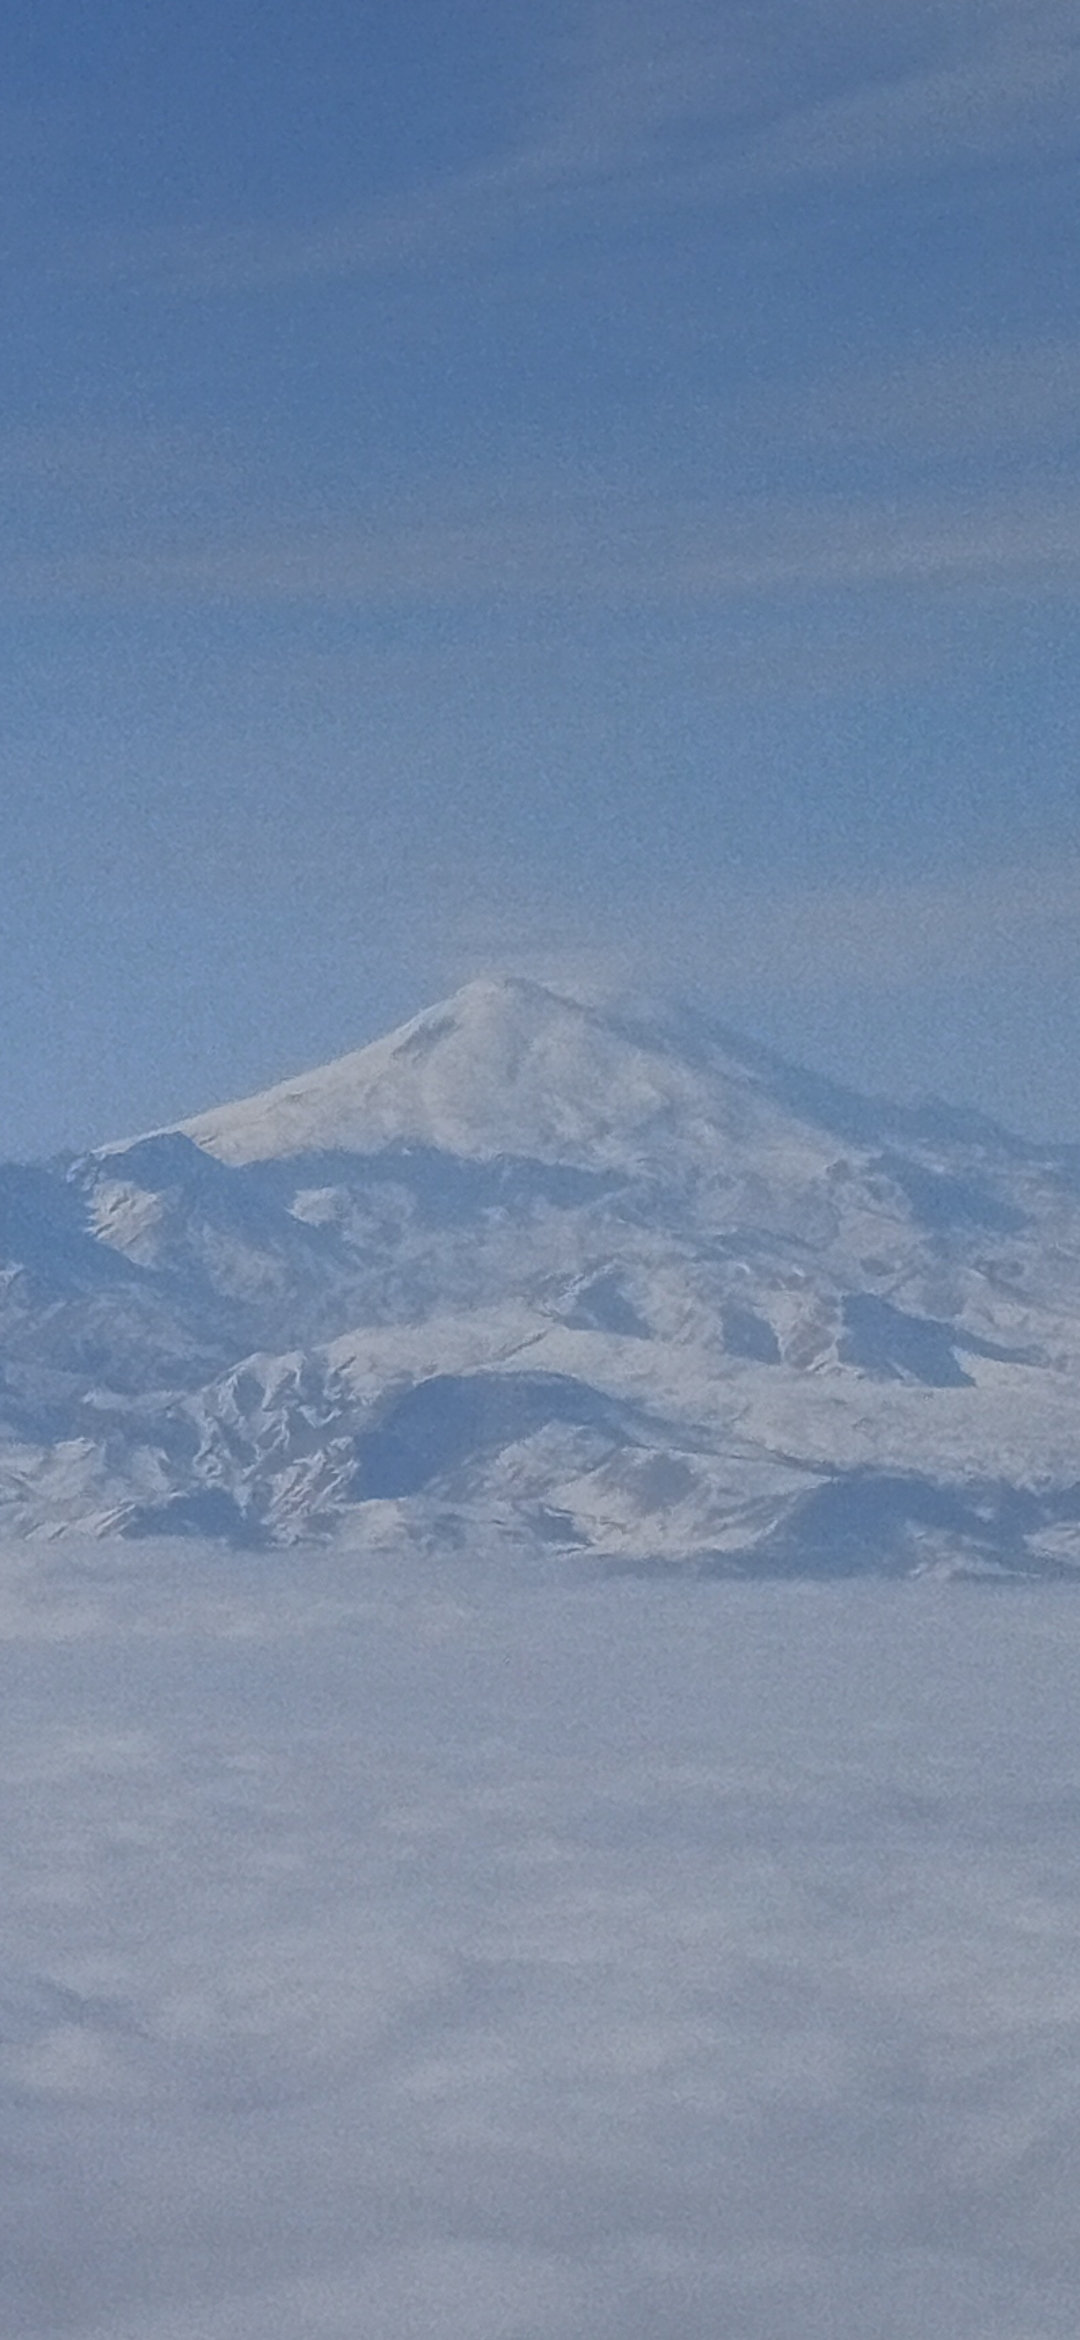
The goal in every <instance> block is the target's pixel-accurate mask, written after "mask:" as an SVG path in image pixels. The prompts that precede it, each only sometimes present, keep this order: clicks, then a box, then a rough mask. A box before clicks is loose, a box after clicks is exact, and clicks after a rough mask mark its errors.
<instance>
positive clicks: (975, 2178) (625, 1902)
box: [0, 1548, 1080, 2340]
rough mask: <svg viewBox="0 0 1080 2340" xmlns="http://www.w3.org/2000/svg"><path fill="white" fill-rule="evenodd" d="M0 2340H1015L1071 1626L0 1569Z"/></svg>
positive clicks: (1018, 1617)
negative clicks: (0, 1897) (940, 2339)
mask: <svg viewBox="0 0 1080 2340" xmlns="http://www.w3.org/2000/svg"><path fill="white" fill-rule="evenodd" d="M3 1618H4V1637H5V1638H4V1672H5V1677H6V1681H5V1700H4V1708H3V1718H4V1719H3V1738H2V1747H0V1753H2V1779H3V1795H4V1802H5V1808H6V1819H5V1837H4V1841H5V1844H6V1845H7V1847H8V1865H7V1872H6V1881H5V1896H4V1915H3V1930H2V1936H0V1940H2V1965H0V2010H2V2014H0V2108H2V2109H0V2151H2V2153H3V2156H4V2162H5V2184H4V2188H3V2201H2V2208H0V2226H2V2229H3V2257H4V2265H5V2270H6V2275H5V2311H6V2316H7V2325H6V2329H7V2330H8V2332H9V2333H10V2334H11V2336H12V2340H59V2336H60V2335H61V2334H64V2335H71V2336H72V2340H75V2336H78V2340H196V2335H198V2340H293V2336H294V2335H295V2334H296V2333H297V2332H298V2331H301V2330H302V2331H303V2332H304V2334H305V2340H355V2335H356V2334H357V2333H358V2332H361V2331H362V2332H363V2334H364V2335H365V2340H421V2335H424V2336H426V2335H428V2334H429V2333H431V2332H432V2331H438V2333H439V2335H440V2340H579V2335H580V2334H581V2332H582V2331H584V2330H588V2331H590V2332H595V2333H596V2334H597V2335H598V2336H599V2340H716V2335H717V2334H718V2333H727V2332H731V2333H736V2332H737V2333H738V2334H739V2336H740V2340H826V2335H827V2336H828V2340H861V2335H862V2334H864V2333H865V2332H866V2331H867V2330H873V2331H874V2333H875V2335H880V2336H881V2340H924V2335H925V2333H926V2332H927V2331H928V2330H930V2329H935V2328H936V2329H942V2330H948V2332H949V2333H950V2336H951V2340H1031V2336H1032V2335H1033V2334H1034V2333H1036V2332H1038V2333H1039V2335H1040V2336H1043V2335H1045V2336H1046V2340H1050V2336H1051V2335H1058V2334H1060V2335H1062V2340H1064V2335H1066V2334H1067V2333H1069V2332H1070V2331H1071V2329H1072V2328H1073V2326H1072V2313H1073V2311H1074V2304H1075V2283H1076V2277H1077V2272H1078V2263H1080V2217H1078V2213H1077V2207H1076V2189H1075V2182H1074V2179H1075V2158H1076V2152H1077V2149H1078V2146H1080V1990H1078V1986H1077V1980H1076V1975H1077V1937H1078V1930H1080V1866H1078V1862H1077V1853H1076V1828H1075V1821H1076V1812H1077V1809H1078V1808H1080V1803H1078V1799H1080V1734H1078V1732H1077V1727H1076V1720H1075V1701H1074V1692H1073V1686H1074V1682H1075V1669H1076V1660H1077V1654H1078V1653H1077V1647H1076V1644H1077V1639H1078V1637H1080V1612H1077V1611H1075V1608H1074V1605H1073V1604H1072V1602H1071V1601H1070V1600H1069V1599H1068V1598H1056V1597H1054V1596H1040V1597H1039V1599H1037V1600H1030V1599H1028V1598H1025V1599H1024V1600H1023V1601H1022V1602H1021V1601H1013V1600H1004V1601H1002V1600H1000V1599H993V1600H990V1599H986V1598H983V1597H980V1596H979V1595H976V1594H972V1593H971V1592H970V1591H969V1592H965V1593H958V1592H952V1593H944V1592H936V1593H923V1594H920V1593H919V1592H918V1591H914V1590H909V1591H905V1592H902V1593H897V1592H895V1591H888V1590H885V1589H883V1588H878V1589H876V1590H874V1591H873V1592H872V1593H868V1592H865V1591H864V1592H861V1593H860V1592H856V1593H852V1592H850V1591H849V1592H820V1591H816V1590H815V1591H814V1592H812V1593H806V1594H804V1593H799V1592H795V1591H793V1590H791V1589H790V1588H788V1589H784V1588H771V1589H768V1590H753V1591H750V1590H740V1589H739V1588H737V1587H732V1586H725V1587H705V1586H701V1585H698V1586H683V1587H671V1586H669V1587H665V1586H663V1585H662V1584H660V1583H646V1584H638V1585H629V1584H607V1585H603V1584H601V1585H592V1586H588V1585H580V1586H578V1587H576V1588H575V1587H572V1586H571V1587H562V1588H560V1587H559V1586H558V1585H555V1584H552V1585H549V1586H547V1587H544V1586H535V1585H534V1586H532V1587H526V1586H524V1585H521V1584H517V1585H514V1584H512V1583H507V1582H505V1581H496V1580H494V1579H486V1578H485V1577H484V1575H483V1574H482V1573H481V1574H479V1575H478V1574H477V1572H476V1570H475V1569H473V1568H469V1567H467V1566H465V1565H464V1564H462V1563H457V1564H454V1566H453V1568H452V1569H448V1571H447V1573H440V1575H439V1577H438V1580H437V1581H436V1580H435V1579H430V1580H428V1581H426V1582H425V1581H421V1580H417V1579H413V1580H412V1581H411V1582H410V1583H409V1584H408V1585H405V1584H401V1583H398V1584H394V1583H393V1582H392V1581H390V1580H388V1579H380V1578H378V1577H376V1576H373V1575H372V1574H371V1573H370V1571H369V1570H365V1568H364V1566H363V1564H362V1563H361V1562H359V1561H356V1562H352V1563H350V1562H349V1561H348V1560H344V1561H341V1560H338V1561H334V1562H327V1561H326V1560H325V1559H322V1558H315V1557H312V1556H305V1555H293V1556H288V1557H286V1558H284V1559H274V1560H272V1561H269V1562H263V1561H260V1562H259V1564H258V1567H257V1568H254V1567H251V1568H247V1567H246V1564H244V1563H234V1562H232V1561H230V1563H229V1570H228V1574H227V1576H226V1575H223V1573H222V1570H221V1563H220V1561H219V1560H218V1559H217V1558H215V1556H213V1555H211V1554H202V1553H199V1552H197V1551H190V1552H188V1553H187V1554H185V1555H184V1558H183V1563H182V1564H180V1563H178V1562H177V1561H176V1560H175V1559H173V1558H171V1557H169V1556H167V1555H164V1554H159V1555H157V1556H154V1555H151V1554H147V1553H145V1552H142V1553H140V1555H139V1557H138V1560H137V1561H133V1560H132V1559H131V1557H130V1556H129V1555H127V1554H122V1555H118V1554H110V1553H108V1552H102V1551H101V1550H100V1548H99V1549H98V1550H97V1551H96V1552H94V1553H91V1554H88V1555H86V1556H85V1558H84V1559H83V1560H81V1561H80V1560H78V1559H76V1560H75V1561H74V1562H73V1561H72V1560H71V1559H70V1558H69V1559H67V1560H65V1561H59V1560H57V1559H56V1558H55V1557H54V1556H53V1555H47V1554H45V1553H39V1554H38V1555H36V1556H35V1557H34V1558H33V1559H32V1560H31V1561H30V1562H29V1564H28V1560H27V1554H26V1552H25V1550H24V1551H23V1552H22V1554H21V1555H19V1556H17V1557H16V1556H9V1557H8V1558H7V1559H6V1560H5V1564H4V1607H3Z"/></svg>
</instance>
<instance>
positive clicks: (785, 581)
mask: <svg viewBox="0 0 1080 2340" xmlns="http://www.w3.org/2000/svg"><path fill="white" fill-rule="evenodd" d="M1078 569H1080V492H1077V491H1075V490H1074V491H1073V493H1072V494H1071V495H1068V496H1062V495H1061V494H1054V493H1052V492H1051V491H1050V490H1048V489H1044V488H1042V487H1035V488H1031V489H1028V490H1026V491H1025V492H1023V493H1020V494H1016V495H1011V496H1004V497H1002V496H999V495H986V496H983V497H968V498H964V499H961V498H959V497H955V496H954V497H951V498H945V497H941V498H938V499H936V500H933V501H931V500H929V499H925V500H924V501H923V502H922V503H918V502H915V501H912V500H908V501H907V502H905V503H904V504H903V505H902V506H901V507H899V508H898V506H897V504H896V502H895V501H892V500H890V501H888V502H886V501H884V500H880V499H879V500H876V501H871V500H869V499H867V500H865V501H864V502H863V503H861V504H857V503H853V502H852V501H851V500H850V499H849V498H840V497H837V498H836V499H834V500H832V501H829V502H821V503H816V504H814V503H809V502H796V503H779V502H777V501H775V500H772V501H769V500H764V499H763V500H762V501H761V502H760V503H755V504H743V505H741V506H731V505H728V506H723V505H721V506H718V507H716V508H714V509H713V510H711V511H710V510H708V509H707V508H705V509H703V508H702V506H701V504H700V502H696V503H695V504H693V505H692V506H691V505H688V504H680V503H670V502H660V501H656V502H649V501H645V500H642V501H640V502H639V501H635V500H633V499H631V498H628V497H626V496H624V495H621V494H620V495H615V494H613V495H611V496H609V497H604V498H600V499H597V498H596V496H595V491H594V490H593V491H592V492H591V493H589V492H584V493H583V494H582V495H581V497H580V498H578V499H576V500H575V501H574V502H572V503H571V502H570V501H568V500H567V498H566V492H565V482H562V483H560V491H559V494H558V496H557V498H554V499H550V500H544V499H541V498H539V497H537V496H535V495H534V496H530V497H529V498H528V499H527V500H525V501H524V502H522V503H520V504H519V505H518V507H517V508H516V509H515V508H513V506H511V507H510V508H507V504H506V503H505V501H504V500H502V499H499V500H498V502H496V503H495V504H492V503H490V502H488V503H487V504H484V503H480V504H479V505H478V506H476V507H475V508H473V509H468V508H465V509H459V510H457V511H450V510H444V512H443V513H442V514H441V515H439V514H436V515H431V514H428V515H427V516H425V517H424V518H414V517H413V516H412V514H411V513H410V514H409V515H408V516H404V515H403V516H402V517H401V518H395V517H394V515H393V514H387V513H380V514H378V515H376V516H374V517H373V518H372V519H371V521H370V522H367V523H365V522H364V521H362V520H358V521H356V522H354V523H353V524H352V525H351V526H348V527H330V526H322V527H313V526H308V527H304V526H303V525H300V524H296V525H292V526H284V527H282V526H278V527H267V528H265V529H264V530H263V531H262V532H261V533H260V534H259V535H257V536H254V537H249V538H248V540H247V541H244V538H243V535H242V534H241V532H240V530H239V529H236V530H232V531H229V532H228V533H227V534H225V533H218V535H217V539H216V541H215V540H213V539H211V540H210V541H205V540H204V541H202V542H199V541H193V542H191V543H190V544H189V545H187V546H182V547H181V548H179V549H174V547H173V545H171V544H170V545H168V546H165V545H157V544H155V543H154V542H153V541H152V540H151V541H150V542H149V543H146V542H143V543H136V544H130V543H129V544H127V545H125V544H124V543H122V542H121V543H118V544H114V545H104V546H102V547H100V548H99V549H94V550H87V551H63V552H58V553H56V554H55V555H52V556H45V557H40V556H39V557H31V558H28V559H24V560H23V561H21V562H9V563H8V564H6V566H5V567H3V568H0V603H7V604H8V605H9V606H15V607H20V606H21V607H33V606H35V605H41V606H45V607H48V606H50V605H56V604H61V605H65V604H66V605H71V604H80V603H84V604H85V603H88V604H92V605H93V604H99V605H103V606H110V605H127V604H137V605H138V606H139V607H145V606H146V605H148V604H153V603H160V604H166V605H167V604H177V603H180V604H189V605H193V606H198V605H203V604H220V603H226V604H228V603H235V604H237V605H241V606H242V605H245V604H253V605H266V606H271V607H272V606H282V605H291V604H303V603H307V602H310V603H326V604H330V605H339V606H341V607H344V608H353V609H369V610H380V609H384V610H394V609H402V608H407V607H414V606H415V607H434V608H455V607H456V608H462V607H466V606H469V605H475V604H483V603H488V602H493V601H494V602H499V603H502V604H513V603H515V602H532V601H542V602H546V603H551V604H555V605H567V606H573V605H575V604H579V603H582V602H585V603H588V604H592V605H593V606H599V607H608V608H612V609H623V608H627V607H639V608H650V607H658V606H662V605H664V604H677V603H679V602H687V603H697V604H703V605H707V604H709V603H711V602H721V601H725V600H738V599H740V598H753V597H756V596H763V597H767V596H770V595H773V594H782V593H785V592H814V591H821V590H826V591H832V590H836V589H841V590H843V589H845V588H853V587H861V586H868V587H901V588H902V587H909V586H910V587H931V588H939V587H944V588H948V587H951V586H953V585H965V586H970V587H974V588H979V587H1004V588H1009V587H1016V588H1020V587H1022V588H1023V589H1024V590H1025V591H1027V592H1030V591H1033V590H1036V591H1041V592H1043V593H1044V594H1053V593H1054V592H1055V591H1068V590H1072V589H1073V587H1074V586H1075V581H1076V576H1077V571H1078Z"/></svg>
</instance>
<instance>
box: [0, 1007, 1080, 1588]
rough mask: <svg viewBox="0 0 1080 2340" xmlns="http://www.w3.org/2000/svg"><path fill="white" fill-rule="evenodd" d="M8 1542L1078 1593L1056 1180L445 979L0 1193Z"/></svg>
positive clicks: (631, 1029)
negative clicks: (188, 1544) (181, 1545)
mask: <svg viewBox="0 0 1080 2340" xmlns="http://www.w3.org/2000/svg"><path fill="white" fill-rule="evenodd" d="M0 1358H2V1365H0V1532H5V1533H7V1534H15V1535H29V1536H42V1535H46V1536H48V1535H54V1534H60V1533H63V1532H65V1531H68V1530H71V1529H78V1530H79V1531H81V1532H83V1533H92V1534H97V1535H104V1534H110V1533H113V1534H117V1533H118V1534H123V1535H128V1536H138V1535H157V1534H172V1533H188V1534H209V1535H221V1536H223V1537H226V1538H229V1539H232V1540H235V1541H242V1542H248V1543H256V1544H258V1543H273V1542H281V1541H317V1540H320V1539H326V1538H335V1539H344V1540H345V1541H346V1542H348V1543H350V1544H355V1545H357V1546H358V1547H365V1548H369V1549H371V1548H374V1547H377V1548H379V1549H380V1550H391V1551H398V1550H399V1551H400V1552H401V1553H402V1554H403V1555H405V1554H408V1553H409V1552H410V1551H426V1552H434V1553H437V1552H438V1551H439V1550H442V1549H445V1548H447V1547H449V1546H451V1545H453V1546H454V1547H456V1548H463V1549H466V1550H475V1551H477V1552H481V1551H483V1552H505V1553H506V1554H508V1555H509V1554H516V1555H524V1556H529V1555H531V1556H533V1557H536V1556H538V1555H540V1554H547V1555H549V1556H550V1555H552V1554H554V1555H556V1556H558V1555H565V1554H574V1555H577V1556H578V1557H579V1560H580V1561H581V1562H583V1563H586V1564H596V1565H603V1566H610V1565H618V1566H621V1567H631V1568H642V1569H648V1568H650V1567H653V1566H660V1565H665V1566H666V1565H672V1564H682V1565H690V1566H693V1567H696V1568H698V1569H716V1570H721V1571H724V1572H730V1573H739V1572H750V1573H758V1574H760V1573H781V1574H798V1573H836V1572H859V1571H867V1570H869V1571H872V1570H881V1569H884V1570H891V1571H896V1572H911V1571H916V1570H920V1571H921V1570H926V1569H940V1570H945V1571H957V1570H960V1571H976V1572H1003V1571H1004V1572H1013V1573H1015V1572H1020V1573H1027V1574H1031V1573H1036V1574H1049V1575H1061V1574H1066V1573H1070V1572H1071V1571H1072V1570H1073V1569H1075V1568H1076V1567H1077V1566H1080V1434H1078V1426H1077V1409H1076V1400H1075V1390H1076V1383H1077V1368H1078V1365H1080V1157H1078V1155H1077V1153H1076V1152H1075V1151H1074V1150H1070V1149H1065V1148H1059V1149H1054V1148H1049V1147H1045V1146H1035V1145H1029V1144H1027V1143H1025V1142H1024V1141H1022V1140H1021V1139H1019V1138H1016V1137H1013V1136H1010V1135H1009V1134H1008V1133H1007V1132H1005V1131H1002V1130H999V1129H997V1128H996V1127H994V1126H993V1125H992V1124H990V1123H988V1122H985V1121H983V1120H981V1119H979V1118H978V1117H977V1116H974V1115H970V1114H954V1113H951V1112H949V1110H948V1109H947V1108H945V1107H942V1106H937V1105H933V1106H926V1107H922V1108H905V1107H898V1106H890V1105H888V1104H886V1103H883V1102H881V1101H879V1100H874V1099H869V1098H865V1097H859V1096H857V1095H855V1094H854V1093H852V1092H850V1091H848V1090H845V1089H842V1088H840V1087H838V1086H836V1085H835V1084H832V1083H830V1082H827V1081H823V1080H819V1079H815V1078H814V1077H812V1076H811V1075H809V1074H806V1073H802V1072H799V1071H796V1070H795V1069H793V1068H792V1067H790V1066H788V1065H785V1064H783V1063H782V1062H781V1061H780V1060H779V1059H777V1058H775V1057H773V1056H772V1055H771V1054H770V1053H769V1052H767V1051H765V1050H763V1049H761V1048H758V1047H755V1046H752V1045H750V1044H748V1043H746V1042H744V1041H740V1040H739V1039H737V1038H736V1037H735V1036H734V1035H732V1034H731V1033H729V1032H728V1031H727V1030H726V1029H725V1028H724V1027H722V1026H720V1025H718V1024H716V1023H714V1022H712V1021H711V1020H709V1019H708V1018H707V1017H704V1016H702V1015H700V1014H697V1013H696V1012H694V1011H692V1010H690V1009H687V1008H685V1007H671V1006H668V1005H663V1004H661V1005H646V1006H641V1005H637V1006H626V1005H622V1006H615V1007H612V1006H608V1005H600V1004H598V1003H597V1002H595V1001H590V1000H588V999H585V998H581V997H576V996H570V995H569V994H567V993H564V992H562V991H558V990H554V989H551V988H548V987H545V986H542V985H538V984H532V983H526V982H522V981H517V980H510V979H507V980H502V981H494V980H492V981H483V982H477V983H473V984H469V985H467V986H466V988H465V989H464V990H463V991H461V992H459V993H458V994H457V995H456V996H455V997H454V998H453V999H451V1000H448V1001H446V1002H444V1003H442V1004H441V1005H439V1006H437V1007H434V1008H432V1009H429V1010H428V1011H427V1012H426V1013H425V1014H423V1015H420V1016H417V1017H416V1018H415V1019H414V1020H413V1021H412V1022H411V1023H409V1024H407V1025H406V1026H404V1028H403V1029H402V1030H400V1031H398V1032H395V1033H392V1034H390V1035H389V1037H387V1038H386V1039H384V1040H380V1041H377V1042H375V1043H374V1045H372V1046H370V1047H367V1048H363V1049H360V1050H358V1051H357V1052H356V1053H355V1054H353V1055H350V1056H346V1057H343V1058H341V1059H340V1061H338V1062H337V1063H335V1064H331V1065H328V1066H326V1067H324V1068H322V1069H321V1070H319V1071H316V1072H313V1073H310V1074H306V1075H304V1076H302V1077H300V1078H297V1079H295V1080H290V1081H288V1082H285V1083H283V1084H281V1085H280V1086H279V1087H277V1088H274V1089H271V1090H268V1091H266V1092H265V1093H264V1094H262V1095H260V1096H256V1097H252V1098H248V1099H245V1100H243V1101H242V1102H240V1103H237V1104H232V1105H227V1106H223V1107H221V1108H219V1109H217V1110H215V1111H212V1112H209V1113H205V1114H201V1115H199V1116H198V1117H197V1118H196V1119H194V1120H192V1121H189V1122H186V1123H185V1124H183V1125H182V1126H181V1127H179V1128H177V1129H173V1130H164V1131H158V1132H155V1133H153V1134H151V1135H149V1136H146V1137H142V1138H139V1139H136V1140H134V1141H131V1142H129V1143H126V1144H116V1145H113V1146H109V1147H106V1148H103V1149H101V1150H99V1151H97V1152H95V1153H92V1154H87V1155H83V1156H80V1157H77V1158H65V1159H64V1160H62V1161H59V1162H55V1163H51V1164H46V1165H42V1166H31V1167H28V1166H25V1165H12V1166H10V1167H8V1168H7V1169H3V1170H0Z"/></svg>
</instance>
